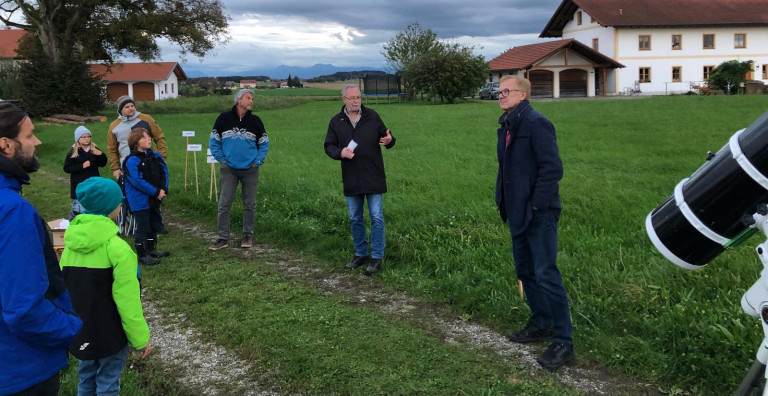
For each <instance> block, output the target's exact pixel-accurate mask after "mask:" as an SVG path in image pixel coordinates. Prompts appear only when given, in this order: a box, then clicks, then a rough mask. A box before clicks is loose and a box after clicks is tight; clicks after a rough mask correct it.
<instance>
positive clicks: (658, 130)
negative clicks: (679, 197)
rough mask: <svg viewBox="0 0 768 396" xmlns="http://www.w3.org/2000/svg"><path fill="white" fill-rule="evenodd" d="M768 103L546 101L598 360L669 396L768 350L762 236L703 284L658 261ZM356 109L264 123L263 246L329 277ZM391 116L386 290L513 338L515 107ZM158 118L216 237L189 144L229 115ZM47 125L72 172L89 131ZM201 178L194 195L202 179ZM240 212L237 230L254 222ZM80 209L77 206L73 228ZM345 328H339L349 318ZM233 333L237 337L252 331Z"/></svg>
mask: <svg viewBox="0 0 768 396" xmlns="http://www.w3.org/2000/svg"><path fill="white" fill-rule="evenodd" d="M230 101H231V99H230ZM230 103H231V102H230ZM765 103H766V102H765V98H764V97H762V96H753V97H745V96H741V97H725V96H718V97H682V96H680V97H654V98H640V99H634V100H573V101H558V102H546V103H535V104H534V106H535V108H536V109H538V110H539V111H541V112H542V113H544V114H545V115H547V116H548V117H549V118H550V119H551V120H552V121H553V123H554V124H555V126H556V128H557V132H558V142H559V145H560V151H561V155H562V158H563V163H564V167H565V176H564V179H563V181H562V183H561V194H562V199H563V214H562V217H561V222H560V248H559V252H560V256H559V267H560V270H561V272H562V273H563V277H564V280H565V285H566V288H567V290H568V293H569V297H570V299H571V303H572V308H571V310H572V316H573V322H574V338H575V342H576V351H577V354H578V355H579V356H580V358H581V359H588V360H594V361H596V362H598V363H600V364H602V365H605V366H608V367H611V368H615V369H619V370H622V371H624V372H626V373H629V374H631V375H635V376H640V377H643V378H647V379H649V380H652V381H655V382H659V383H661V384H662V385H663V386H664V387H665V388H664V389H666V390H667V391H670V392H675V391H677V390H679V389H685V390H688V391H691V392H693V393H698V394H722V393H728V392H729V391H732V390H733V389H734V388H735V385H736V384H737V383H738V381H739V380H740V378H741V376H742V375H743V374H744V372H745V371H746V369H747V368H748V366H749V364H750V363H751V360H752V359H753V356H754V351H755V350H756V348H757V347H758V346H759V343H760V341H761V340H762V332H761V328H760V326H759V322H758V321H757V320H756V319H753V318H750V317H748V316H747V315H746V314H744V313H742V312H741V309H740V306H739V300H740V298H741V295H742V294H743V293H744V291H746V289H747V288H749V287H750V286H751V284H752V283H753V282H754V281H755V280H756V279H757V278H758V275H759V272H760V264H759V261H758V260H757V258H756V257H755V256H754V253H753V251H752V250H751V249H750V247H752V246H754V245H756V244H757V243H758V241H757V238H753V239H754V240H750V241H749V242H750V243H748V244H747V246H742V247H740V248H738V249H736V250H734V251H729V252H726V253H725V254H723V255H721V257H718V258H717V259H716V260H714V261H713V262H712V263H710V265H709V266H708V267H707V268H706V269H705V270H703V271H698V272H688V271H685V270H682V269H680V268H677V267H676V266H674V265H673V264H671V263H669V262H668V261H666V260H665V259H664V258H663V257H662V256H661V255H660V254H658V253H657V252H656V251H655V250H654V248H653V247H652V245H651V243H650V242H649V241H648V238H647V237H646V235H645V230H644V220H645V216H646V214H647V213H648V212H649V211H651V210H652V209H653V208H655V207H656V206H657V205H658V204H659V203H661V202H662V201H663V200H664V199H665V198H666V197H667V196H669V195H670V194H672V192H673V188H674V185H675V184H676V183H677V182H678V181H679V180H681V179H682V178H684V177H687V176H689V175H690V174H691V173H692V172H693V171H694V170H696V169H697V168H698V167H699V166H700V165H701V164H702V163H703V161H704V158H705V156H706V152H707V151H708V150H711V151H716V150H718V149H720V148H721V147H722V146H723V145H724V144H725V143H726V142H727V139H728V138H729V137H730V135H731V134H733V133H734V132H735V131H736V130H738V129H741V128H744V127H746V126H747V125H748V124H749V123H751V122H752V121H753V120H754V119H755V118H757V117H758V116H759V115H760V114H762V112H764V111H765V109H766V106H765ZM291 105H292V104H291ZM340 106H341V102H340V101H311V102H306V103H303V104H301V105H299V106H297V107H290V108H279V106H278V108H277V109H275V110H266V111H260V112H259V114H260V116H261V117H262V119H263V120H264V123H265V126H266V128H267V132H268V133H269V136H270V140H271V142H272V148H271V151H270V154H269V156H268V158H267V161H266V163H265V165H264V167H263V168H262V173H261V184H260V189H259V199H258V208H257V231H256V239H257V240H260V241H267V242H269V243H273V244H276V245H278V246H281V247H284V248H287V249H294V250H300V251H301V252H303V253H304V254H308V255H311V256H313V257H315V258H316V259H317V260H318V263H319V264H318V265H323V266H329V267H337V266H340V265H342V264H343V263H344V262H345V261H346V260H348V259H349V256H350V255H351V253H352V250H351V241H350V236H349V231H348V224H347V219H346V217H347V214H346V206H345V204H344V199H343V196H342V194H341V181H340V171H339V164H338V163H337V162H335V161H333V160H330V159H329V158H327V157H326V156H325V154H324V152H323V148H322V143H323V139H324V136H325V131H326V128H327V123H328V120H329V119H330V117H331V116H332V115H333V114H334V113H335V112H337V111H339V108H340ZM139 110H141V111H144V109H143V108H141V107H140V108H139ZM159 110H160V109H159V108H158V111H159ZM376 110H377V111H378V112H379V114H380V115H381V116H382V119H383V120H384V121H385V123H386V124H387V126H388V127H389V129H390V130H392V133H393V134H394V135H395V136H396V137H397V139H398V143H397V145H396V146H395V147H394V148H393V149H392V150H389V151H387V152H385V153H384V158H385V165H386V169H387V175H388V184H389V193H388V194H387V195H386V196H385V201H384V208H385V213H386V215H385V216H386V221H387V253H386V256H385V264H384V267H385V271H384V272H383V273H382V274H381V276H377V281H378V282H381V283H382V284H384V285H387V286H388V287H394V288H399V289H402V290H406V291H409V292H411V293H414V294H417V295H420V296H425V297H426V298H429V299H432V300H434V301H436V302H449V303H451V304H454V305H455V306H456V307H457V309H460V310H461V311H462V312H464V313H465V314H466V315H467V316H468V317H473V318H476V319H478V320H481V321H483V322H485V323H487V324H490V325H492V326H494V327H496V328H498V329H501V330H505V331H506V330H510V329H512V328H517V327H519V326H521V325H523V324H524V323H525V321H526V319H527V314H528V311H527V307H526V306H525V305H524V303H523V302H522V301H521V300H520V299H519V297H518V296H517V286H516V278H515V274H514V271H513V267H512V264H511V252H510V250H511V249H510V246H509V245H510V244H509V236H508V231H507V229H506V227H505V226H504V225H503V224H501V222H500V220H499V219H498V215H497V213H496V210H495V207H494V203H493V194H494V191H493V189H494V183H495V177H496V167H497V165H496V159H495V142H496V138H495V129H496V119H497V117H498V116H499V113H500V111H499V109H498V106H497V105H496V104H494V103H490V102H474V101H472V102H468V103H463V104H461V105H454V106H442V105H430V106H419V105H413V104H409V105H379V106H378V107H376ZM147 112H148V113H149V114H152V115H153V116H154V117H155V118H156V119H157V121H158V122H159V124H160V125H161V126H162V127H163V129H164V130H165V133H166V136H167V138H168V146H169V148H170V149H169V150H170V153H169V154H170V160H169V167H170V168H171V178H172V184H173V185H172V188H171V191H170V195H169V199H168V201H167V206H168V207H169V209H170V210H172V211H173V212H174V213H177V214H179V215H182V216H186V217H188V218H190V219H194V220H195V221H199V222H201V223H203V224H205V225H207V226H209V227H211V228H212V227H213V226H214V224H215V212H216V205H215V203H214V202H213V201H209V199H208V191H209V180H210V179H209V177H210V166H209V165H208V164H205V162H204V158H203V156H199V157H198V158H197V160H198V167H199V168H198V173H199V175H198V180H199V183H200V193H199V194H196V193H195V189H194V184H190V186H188V187H187V189H186V190H185V189H184V164H185V156H184V155H185V152H184V147H185V144H186V141H185V140H184V138H182V137H181V131H183V130H195V131H196V132H197V136H196V137H195V138H193V139H192V141H191V142H190V143H202V144H203V145H204V147H207V136H208V133H209V131H210V128H211V126H212V124H213V121H214V120H215V117H216V114H215V113H202V112H200V111H198V112H189V113H186V114H162V113H153V111H150V110H147ZM37 126H38V130H37V133H38V136H39V137H40V138H41V140H42V141H43V143H44V144H43V145H42V146H41V147H40V148H39V155H40V157H41V163H42V164H43V167H44V168H46V169H49V170H51V171H52V172H53V171H58V172H61V171H60V168H61V164H62V162H63V156H64V154H65V153H66V151H67V147H68V146H69V145H70V144H71V136H72V130H73V129H74V128H72V127H61V126H51V125H44V124H41V123H38V124H37ZM88 126H89V128H91V130H92V131H93V132H94V135H95V137H94V141H95V142H96V143H102V144H104V142H106V128H107V123H102V124H89V125H88ZM190 158H191V157H190ZM189 180H190V183H194V180H195V177H194V167H190V177H189ZM33 200H34V198H33ZM66 201H67V200H66V197H65V199H64V200H62V202H65V203H66ZM237 205H239V203H236V208H235V210H234V212H233V215H232V218H233V225H232V229H233V230H237V229H238V227H239V223H238V222H239V220H237V219H238V218H239V213H240V212H239V210H240V209H239V207H238V206H237ZM67 210H68V208H67V207H66V205H65V204H62V207H61V215H62V216H63V215H65V214H66V211H67ZM168 276H171V275H168ZM220 276H221V279H222V282H233V283H235V284H236V283H237V280H236V279H228V278H227V276H226V274H221V275H220ZM169 279H170V278H169ZM168 282H170V280H168ZM239 303H242V304H248V302H246V301H241V302H239ZM234 305H235V306H237V304H234ZM179 309H183V308H181V307H180V308H179ZM236 312H237V311H236V310H235V311H234V312H233V313H232V314H233V315H237V313H236ZM339 315H340V316H337V317H335V318H336V319H334V320H337V322H344V321H346V320H348V318H346V317H345V316H343V315H342V314H339ZM337 322H334V323H337ZM233 331H234V332H235V337H238V335H237V334H239V333H237V332H238V331H243V330H237V329H234V330H233ZM240 336H241V337H250V336H253V335H251V334H241V335H240ZM348 389H349V392H353V393H354V391H360V392H365V393H367V392H366V389H357V388H354V389H353V388H348ZM387 389H388V392H389V393H412V392H413V390H410V391H409V390H408V389H399V388H387ZM441 389H442V390H445V389H443V388H434V389H433V391H435V392H440V391H441ZM295 390H296V391H309V392H310V393H317V392H319V393H324V392H323V390H328V388H322V387H321V388H320V389H318V388H312V387H311V386H309V385H308V387H299V388H298V389H295ZM382 391H383V390H381V389H379V390H371V392H373V393H379V392H382ZM550 391H551V390H550ZM383 392H385V393H386V392H387V391H383ZM469 393H472V391H469Z"/></svg>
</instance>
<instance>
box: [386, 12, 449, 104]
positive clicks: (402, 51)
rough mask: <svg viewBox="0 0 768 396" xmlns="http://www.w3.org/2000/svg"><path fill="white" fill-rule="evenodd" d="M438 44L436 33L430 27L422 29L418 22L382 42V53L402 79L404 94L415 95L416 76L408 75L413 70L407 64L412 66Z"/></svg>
mask: <svg viewBox="0 0 768 396" xmlns="http://www.w3.org/2000/svg"><path fill="white" fill-rule="evenodd" d="M437 45H438V41H437V34H436V33H435V32H433V31H432V30H431V29H426V30H424V29H423V28H422V27H421V25H419V23H418V22H416V23H412V24H410V25H408V26H407V27H406V28H405V30H404V31H402V32H400V33H398V34H397V35H396V36H395V37H394V38H393V39H391V40H389V41H387V43H386V44H384V51H383V52H382V55H384V58H385V59H386V61H387V64H388V65H389V66H390V67H391V68H392V69H393V70H395V73H396V74H398V75H400V77H402V79H403V86H404V88H405V93H406V96H408V98H409V99H413V98H414V97H416V91H417V89H416V87H415V86H414V84H415V83H416V79H417V77H416V76H409V75H408V74H409V73H412V72H414V70H413V69H412V68H410V67H409V66H413V65H414V64H416V63H417V62H419V61H420V60H421V61H423V59H422V58H424V57H426V56H427V54H429V53H430V52H431V51H432V50H433V49H434V48H435V47H436V46H437Z"/></svg>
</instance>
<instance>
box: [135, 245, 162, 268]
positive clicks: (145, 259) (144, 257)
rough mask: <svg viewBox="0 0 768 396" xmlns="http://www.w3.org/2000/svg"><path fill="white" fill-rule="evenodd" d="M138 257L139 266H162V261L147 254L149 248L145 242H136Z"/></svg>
mask: <svg viewBox="0 0 768 396" xmlns="http://www.w3.org/2000/svg"><path fill="white" fill-rule="evenodd" d="M135 246H136V257H138V259H139V264H144V265H157V264H160V260H158V259H156V258H154V257H152V256H150V255H149V252H147V246H146V245H145V244H144V243H143V242H136V243H135Z"/></svg>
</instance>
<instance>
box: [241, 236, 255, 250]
mask: <svg viewBox="0 0 768 396" xmlns="http://www.w3.org/2000/svg"><path fill="white" fill-rule="evenodd" d="M240 247H241V248H243V249H250V248H251V247H253V237H252V236H250V235H243V241H242V242H240Z"/></svg>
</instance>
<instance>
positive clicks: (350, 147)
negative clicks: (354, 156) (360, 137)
mask: <svg viewBox="0 0 768 396" xmlns="http://www.w3.org/2000/svg"><path fill="white" fill-rule="evenodd" d="M355 147H357V142H356V141H354V139H353V140H350V141H349V144H348V145H347V148H349V149H350V150H352V151H355Z"/></svg>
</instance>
